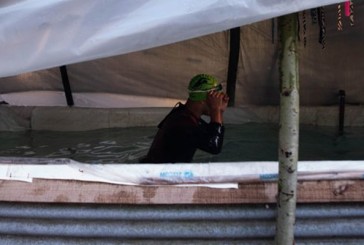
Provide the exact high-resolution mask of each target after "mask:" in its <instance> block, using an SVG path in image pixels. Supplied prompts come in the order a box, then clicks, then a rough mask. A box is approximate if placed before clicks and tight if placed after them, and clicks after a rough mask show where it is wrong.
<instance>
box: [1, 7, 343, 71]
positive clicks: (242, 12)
mask: <svg viewBox="0 0 364 245" xmlns="http://www.w3.org/2000/svg"><path fill="white" fill-rule="evenodd" d="M338 2H343V0H341V1H339V0H305V1H302V0H271V1H267V0H229V1H219V0H199V1H196V0H183V1H180V0H168V1H164V0H153V1H150V0H149V1H148V0H103V1H100V0H47V1H44V0H2V1H1V2H0V23H1V25H0V53H1V56H0V68H1V69H0V77H6V76H12V75H17V74H20V73H24V72H29V71H35V70H41V69H46V68H51V67H57V66H60V65H66V64H72V63H77V62H81V61H88V60H93V59H98V58H102V57H109V56H114V55H119V54H125V53H129V52H133V51H138V50H143V49H148V48H152V47H157V46H161V45H165V44H170V43H175V42H178V41H182V40H186V39H191V38H194V37H198V36H203V35H206V34H210V33H215V32H219V31H223V30H227V29H230V28H233V27H237V26H242V25H246V24H250V23H253V22H257V21H261V20H265V19H269V18H272V17H276V16H281V15H284V14H287V13H292V12H297V11H300V10H303V9H310V8H314V7H317V6H324V5H329V4H333V3H338Z"/></svg>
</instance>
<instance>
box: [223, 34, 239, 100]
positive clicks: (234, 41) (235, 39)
mask: <svg viewBox="0 0 364 245" xmlns="http://www.w3.org/2000/svg"><path fill="white" fill-rule="evenodd" d="M239 53H240V27H236V28H233V29H231V30H230V53H229V67H228V74H227V85H226V93H227V94H228V96H229V97H230V99H229V103H228V106H234V105H235V87H236V77H237V71H238V64H239Z"/></svg>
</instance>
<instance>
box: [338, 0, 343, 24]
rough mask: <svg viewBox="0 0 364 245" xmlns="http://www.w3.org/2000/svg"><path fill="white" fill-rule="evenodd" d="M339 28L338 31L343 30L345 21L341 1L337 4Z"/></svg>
mask: <svg viewBox="0 0 364 245" xmlns="http://www.w3.org/2000/svg"><path fill="white" fill-rule="evenodd" d="M337 30H338V31H342V30H343V21H342V15H341V4H340V3H339V4H338V5H337Z"/></svg>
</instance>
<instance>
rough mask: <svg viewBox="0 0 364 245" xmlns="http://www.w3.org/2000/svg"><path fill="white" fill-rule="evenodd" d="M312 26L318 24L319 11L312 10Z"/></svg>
mask: <svg viewBox="0 0 364 245" xmlns="http://www.w3.org/2000/svg"><path fill="white" fill-rule="evenodd" d="M311 21H312V24H317V9H311Z"/></svg>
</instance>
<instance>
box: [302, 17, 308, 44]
mask: <svg viewBox="0 0 364 245" xmlns="http://www.w3.org/2000/svg"><path fill="white" fill-rule="evenodd" d="M302 25H303V46H304V47H306V44H307V37H306V30H307V26H306V10H303V12H302Z"/></svg>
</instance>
